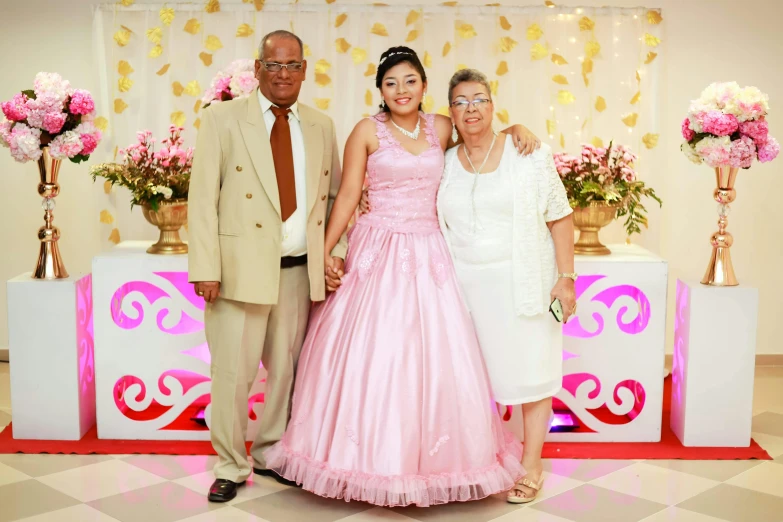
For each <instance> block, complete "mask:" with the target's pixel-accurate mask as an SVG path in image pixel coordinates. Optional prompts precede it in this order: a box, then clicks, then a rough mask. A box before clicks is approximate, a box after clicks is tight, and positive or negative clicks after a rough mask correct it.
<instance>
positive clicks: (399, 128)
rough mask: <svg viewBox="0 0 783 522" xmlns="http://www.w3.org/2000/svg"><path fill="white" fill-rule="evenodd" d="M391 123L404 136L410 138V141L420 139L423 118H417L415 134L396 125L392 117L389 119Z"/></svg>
mask: <svg viewBox="0 0 783 522" xmlns="http://www.w3.org/2000/svg"><path fill="white" fill-rule="evenodd" d="M389 121H390V122H391V123H392V125H394V127H395V128H396V129H397V130H398V131H400V132H401V133H402V135H403V136H407V137H408V138H410V139H412V140H414V141H415V140H418V139H419V131H420V130H421V128H420V125H419V124H420V123H421V118H417V119H416V128H415V129H413V132H411V131H407V130H405V129H403V128H402V127H400V126H399V125H397V124H396V123H394V120H393V119H392V118H391V117H389Z"/></svg>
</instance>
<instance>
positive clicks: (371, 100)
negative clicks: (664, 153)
mask: <svg viewBox="0 0 783 522" xmlns="http://www.w3.org/2000/svg"><path fill="white" fill-rule="evenodd" d="M245 1H248V2H249V0H245ZM125 3H132V2H125ZM259 4H263V2H260V3H259ZM216 8H217V9H219V10H216ZM662 27H663V23H662V19H661V13H660V10H650V9H646V8H632V9H624V8H573V7H568V8H565V7H563V8H561V7H555V8H548V7H544V6H541V7H500V6H496V7H460V6H454V7H451V6H447V5H444V6H427V7H422V6H416V5H407V6H376V5H339V3H331V2H328V1H327V2H323V3H319V4H316V5H308V4H299V3H297V4H295V5H290V6H281V5H267V6H266V7H264V9H263V10H262V11H256V9H255V7H254V4H253V3H252V2H250V3H245V4H229V5H226V4H223V5H222V6H221V5H220V4H219V2H217V1H216V0H211V1H209V2H202V3H198V4H171V3H169V4H132V5H130V6H127V7H126V6H123V5H122V4H121V3H115V4H107V5H101V6H98V7H97V8H96V10H95V18H94V46H95V50H96V53H97V65H98V67H99V71H98V72H99V74H100V78H101V91H100V92H99V93H97V95H98V96H97V97H98V99H99V105H98V111H99V114H100V116H101V117H102V118H104V119H105V120H100V121H101V124H102V125H104V126H105V127H106V138H105V141H104V144H103V147H102V152H103V154H104V155H105V157H104V158H102V159H104V160H107V161H110V160H111V159H112V158H113V154H114V152H115V150H116V148H117V147H119V148H122V147H125V146H127V145H129V144H130V143H132V142H133V141H134V140H135V133H136V131H138V130H141V129H150V130H152V131H153V133H155V135H156V136H157V137H159V138H160V137H163V136H164V134H165V133H166V131H167V128H168V126H169V124H170V123H172V122H177V123H179V124H182V125H183V126H184V127H185V128H186V132H185V139H186V143H188V144H190V145H192V144H194V143H195V135H196V132H197V129H196V127H197V125H198V123H199V119H198V118H199V107H198V101H199V99H200V98H201V96H202V95H203V93H204V90H205V89H206V88H207V87H208V86H209V84H210V81H211V79H212V77H213V76H214V75H215V74H216V73H217V71H219V70H220V69H222V68H224V67H226V66H227V65H228V64H229V63H230V62H231V61H232V60H235V59H237V58H255V57H256V48H257V46H258V42H259V40H260V39H261V37H262V36H263V35H264V34H266V33H268V32H270V31H273V30H276V29H288V30H291V31H293V32H295V33H296V34H298V35H299V36H300V37H301V38H302V39H303V40H304V42H305V44H306V45H307V49H306V55H307V56H306V57H307V60H308V75H307V80H306V82H305V84H304V86H303V89H302V94H301V97H300V101H301V102H303V103H306V104H309V105H312V106H316V107H318V108H320V109H321V110H323V111H324V112H326V113H327V114H328V115H330V116H331V117H332V118H333V119H334V120H335V123H336V126H337V130H338V138H339V139H340V142H341V144H342V143H344V140H345V138H346V137H347V136H348V134H349V133H350V131H351V129H352V128H353V126H354V125H355V124H356V122H357V121H358V120H359V119H360V118H362V117H363V116H366V115H369V114H374V113H375V112H376V111H377V106H378V103H379V102H380V97H379V94H378V91H377V89H375V83H374V82H375V74H374V70H375V67H376V65H377V63H378V58H379V57H380V54H381V53H382V52H383V51H384V50H386V49H387V48H388V47H391V46H394V45H408V46H410V47H412V48H413V49H415V50H416V51H417V52H418V53H419V55H420V57H421V58H422V60H423V61H424V63H425V66H426V71H427V75H428V80H429V87H428V97H427V99H426V100H425V108H426V110H428V111H432V112H435V111H444V110H445V108H446V105H447V99H446V91H447V85H448V80H449V78H450V77H451V75H452V74H453V73H454V72H455V70H457V69H458V68H460V67H465V66H467V67H472V68H476V69H479V70H481V71H482V72H484V73H485V74H486V75H487V76H488V77H489V79H490V80H491V81H492V82H493V90H495V96H494V98H495V107H496V109H497V115H496V117H495V118H496V121H495V125H496V127H497V128H503V127H505V125H506V123H507V122H511V123H523V124H525V125H527V126H528V127H529V128H530V129H531V130H533V131H534V132H535V133H536V134H537V135H538V136H540V137H541V138H543V139H544V140H546V141H548V142H549V143H550V144H551V145H552V147H553V149H554V150H555V151H562V150H565V151H569V152H571V153H576V152H578V150H579V146H580V144H581V143H589V142H598V141H599V140H600V142H602V143H603V144H605V145H606V144H608V143H609V141H610V140H614V141H615V142H620V143H624V144H626V145H629V146H631V147H632V148H634V149H635V151H636V152H637V153H638V154H639V155H640V157H641V159H640V162H639V165H638V168H639V171H640V177H641V179H642V180H644V181H646V182H648V183H649V184H651V185H652V186H653V187H655V186H656V161H655V153H656V149H655V145H656V143H657V139H658V133H659V132H660V129H659V120H658V112H659V92H658V90H659V89H658V85H659V75H660V73H659V71H661V70H663V69H662V68H661V67H662V60H663V58H664V57H665V56H664V53H663V47H664V45H663V42H662V41H661V40H662ZM96 159H101V158H100V156H96ZM96 197H99V198H101V199H100V201H101V203H100V206H99V208H101V209H103V210H102V212H101V215H100V216H96V218H99V219H101V221H102V222H103V223H104V224H105V225H104V228H105V230H104V231H105V236H104V237H105V240H106V241H105V245H106V246H107V247H109V246H111V245H112V244H113V243H116V242H117V241H119V240H126V239H153V238H155V237H156V235H157V231H156V229H154V228H153V227H152V226H151V225H148V224H146V222H145V221H144V218H143V217H142V216H141V212H140V209H135V210H134V211H133V212H131V211H130V209H129V200H130V198H129V197H128V194H127V193H125V192H122V191H109V190H108V189H107V190H104V186H103V184H99V186H98V187H97V188H96ZM649 207H651V205H648V208H649ZM656 216H657V212H656V211H655V210H653V211H652V212H651V220H650V221H651V223H652V224H653V225H654V223H655V217H656ZM614 226H615V227H616V232H617V233H618V234H619V237H621V238H622V237H624V236H622V235H621V230H620V228H619V226H618V225H614ZM618 234H615V235H618ZM657 239H658V237H657V233H656V232H655V230H654V228H653V229H652V231H651V232H647V233H645V236H644V237H643V238H641V240H639V242H640V243H642V244H654V245H656V246H655V247H653V249H654V250H657ZM635 241H636V240H635Z"/></svg>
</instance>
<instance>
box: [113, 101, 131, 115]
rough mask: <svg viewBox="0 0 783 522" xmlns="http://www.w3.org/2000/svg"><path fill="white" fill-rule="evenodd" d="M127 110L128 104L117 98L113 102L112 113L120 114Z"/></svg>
mask: <svg viewBox="0 0 783 522" xmlns="http://www.w3.org/2000/svg"><path fill="white" fill-rule="evenodd" d="M127 108H128V104H127V103H125V101H124V100H122V99H120V98H117V99H115V100H114V113H115V114H122V111H124V110H125V109H127Z"/></svg>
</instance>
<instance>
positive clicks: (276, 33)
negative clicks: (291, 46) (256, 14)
mask: <svg viewBox="0 0 783 522" xmlns="http://www.w3.org/2000/svg"><path fill="white" fill-rule="evenodd" d="M274 37H277V38H293V39H294V40H296V43H298V44H299V51H300V52H299V55H300V56H301V57H302V59H303V60H304V44H303V43H302V39H301V38H299V37H298V36H296V35H295V34H294V33H292V32H291V31H284V30H282V29H281V30H278V31H272V32H271V33H269V34H267V35H266V36H264V37H263V38H261V43H260V44H258V59H259V60H263V59H264V47H265V46H266V42H267V40H269V39H270V38H274Z"/></svg>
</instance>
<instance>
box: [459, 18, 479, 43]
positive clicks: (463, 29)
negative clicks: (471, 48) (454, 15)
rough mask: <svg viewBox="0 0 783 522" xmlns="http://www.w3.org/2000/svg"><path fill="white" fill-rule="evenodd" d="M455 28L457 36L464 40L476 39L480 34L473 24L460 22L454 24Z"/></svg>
mask: <svg viewBox="0 0 783 522" xmlns="http://www.w3.org/2000/svg"><path fill="white" fill-rule="evenodd" d="M454 28H455V30H456V31H457V35H458V36H459V37H460V38H462V39H463V40H468V39H470V38H474V37H475V36H476V35H477V34H478V33H477V32H476V30H475V29H474V28H473V26H472V25H471V24H468V23H465V22H462V21H459V20H458V21H456V22H454Z"/></svg>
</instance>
